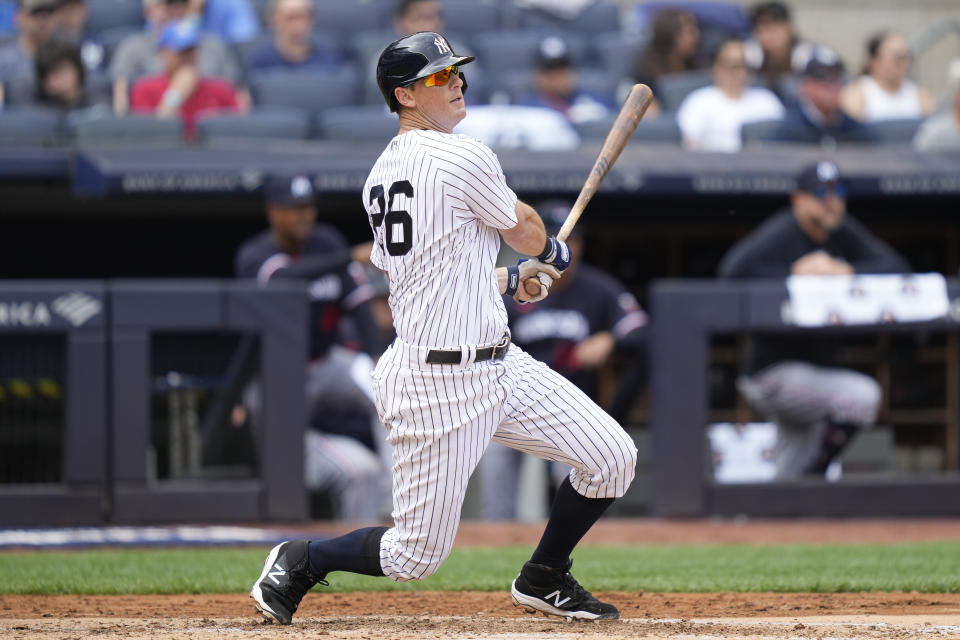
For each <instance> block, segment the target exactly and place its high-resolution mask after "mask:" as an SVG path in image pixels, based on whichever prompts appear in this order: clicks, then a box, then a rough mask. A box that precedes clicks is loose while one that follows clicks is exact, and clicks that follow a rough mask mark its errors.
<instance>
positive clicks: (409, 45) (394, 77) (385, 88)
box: [377, 31, 476, 113]
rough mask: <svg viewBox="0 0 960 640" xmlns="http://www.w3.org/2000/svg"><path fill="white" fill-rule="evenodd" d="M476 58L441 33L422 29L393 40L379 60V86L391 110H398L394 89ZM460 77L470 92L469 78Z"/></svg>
mask: <svg viewBox="0 0 960 640" xmlns="http://www.w3.org/2000/svg"><path fill="white" fill-rule="evenodd" d="M474 60H476V58H474V57H473V56H458V55H457V54H455V53H454V52H453V48H452V47H451V46H450V42H449V41H448V40H447V39H446V38H444V37H443V36H442V35H440V34H439V33H434V32H433V31H421V32H420V33H414V34H413V35H409V36H405V37H403V38H400V39H399V40H397V41H395V42H391V43H390V44H389V45H388V46H387V48H386V49H384V50H383V53H381V54H380V59H379V60H377V86H378V87H380V93H382V94H383V99H384V100H385V101H386V102H387V106H388V107H390V111H393V112H394V113H396V112H397V111H399V110H400V103H398V102H397V97H396V96H395V95H394V89H396V88H397V87H408V86H410V85H412V84H413V83H414V82H416V81H417V80H420V79H421V78H426V77H427V76H429V75H430V74H433V73H436V72H437V71H442V70H443V69H446V68H447V67H451V66H459V65H463V64H467V63H468V62H473V61H474ZM460 79H461V80H463V89H462V91H463V92H464V93H466V91H467V79H466V78H464V77H463V74H462V73H461V74H460Z"/></svg>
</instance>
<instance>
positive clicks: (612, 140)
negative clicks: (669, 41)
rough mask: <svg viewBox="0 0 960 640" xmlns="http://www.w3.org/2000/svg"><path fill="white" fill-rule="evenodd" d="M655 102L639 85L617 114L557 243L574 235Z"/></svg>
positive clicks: (650, 94) (648, 92) (647, 88)
mask: <svg viewBox="0 0 960 640" xmlns="http://www.w3.org/2000/svg"><path fill="white" fill-rule="evenodd" d="M652 101H653V91H651V90H650V87H648V86H647V85H645V84H635V85H633V88H631V89H630V94H629V95H628V96H627V99H626V100H625V101H624V103H623V106H622V107H620V113H618V114H617V118H616V119H615V120H614V121H613V125H611V127H610V133H608V134H607V137H606V138H605V139H604V141H603V146H602V147H600V153H599V154H598V155H597V159H596V161H595V162H594V163H593V168H592V169H590V175H588V176H587V181H586V182H584V183H583V187H582V188H581V189H580V195H578V196H577V201H576V202H574V203H573V208H571V209H570V213H568V214H567V219H566V220H564V221H563V226H562V227H560V231H559V233H557V239H559V240H566V239H567V236H569V235H570V232H571V231H573V227H574V225H575V224H577V220H579V219H580V216H581V215H582V214H583V210H584V209H586V207H587V203H588V202H590V199H591V198H593V194H595V193H596V192H597V189H598V188H599V187H600V183H601V182H603V179H604V178H605V177H607V173H608V172H609V171H610V167H612V166H613V163H614V162H616V161H617V158H619V157H620V152H621V151H623V148H624V147H625V146H627V142H629V140H630V136H632V135H633V132H634V130H635V129H636V128H637V125H638V124H639V123H640V119H641V118H643V114H644V113H646V112H647V108H648V107H649V106H650V103H651V102H652Z"/></svg>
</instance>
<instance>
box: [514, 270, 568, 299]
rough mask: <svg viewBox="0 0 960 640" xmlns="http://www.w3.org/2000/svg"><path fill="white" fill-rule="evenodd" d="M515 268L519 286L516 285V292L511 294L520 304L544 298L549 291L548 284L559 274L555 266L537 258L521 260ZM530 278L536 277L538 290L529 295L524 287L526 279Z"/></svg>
mask: <svg viewBox="0 0 960 640" xmlns="http://www.w3.org/2000/svg"><path fill="white" fill-rule="evenodd" d="M517 269H518V270H519V272H520V286H519V287H517V292H516V293H515V294H513V299H514V300H516V301H517V302H519V303H520V304H527V303H529V302H540V301H541V300H543V299H544V298H546V297H547V294H548V293H549V292H550V285H552V284H553V281H554V280H555V279H556V278H559V277H560V275H561V274H560V270H559V269H557V268H556V267H555V266H553V265H552V264H546V263H544V262H540V261H539V260H521V261H520V262H518V263H517ZM531 279H536V281H537V282H539V284H540V292H539V293H537V294H536V295H531V294H530V292H529V291H527V288H526V287H527V281H528V280H531Z"/></svg>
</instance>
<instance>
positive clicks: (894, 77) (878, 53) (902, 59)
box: [840, 31, 934, 122]
mask: <svg viewBox="0 0 960 640" xmlns="http://www.w3.org/2000/svg"><path fill="white" fill-rule="evenodd" d="M911 61H912V55H911V53H910V45H909V44H907V39H906V38H904V37H903V36H902V35H900V34H899V33H896V32H894V31H886V32H883V33H879V34H877V35H875V36H873V37H871V38H870V40H868V41H867V63H866V65H865V66H864V69H863V74H862V75H861V76H860V77H859V78H857V79H856V80H854V81H853V82H851V83H850V84H848V85H847V86H846V87H844V89H843V93H841V94H840V104H841V106H842V107H843V110H844V111H846V112H847V113H848V114H850V116H852V117H854V118H856V119H857V120H860V121H861V122H876V121H878V120H894V119H897V118H922V117H924V116H928V115H930V113H932V112H933V106H934V105H933V96H931V95H930V93H929V92H927V90H926V89H924V88H922V87H918V86H917V84H916V83H915V82H914V81H913V80H911V79H910V78H909V77H907V76H909V74H910V65H911Z"/></svg>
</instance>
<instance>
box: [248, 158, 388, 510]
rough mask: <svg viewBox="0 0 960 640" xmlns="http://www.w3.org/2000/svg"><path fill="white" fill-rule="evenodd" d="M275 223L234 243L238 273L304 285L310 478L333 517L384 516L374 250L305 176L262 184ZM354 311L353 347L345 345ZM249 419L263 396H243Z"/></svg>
mask: <svg viewBox="0 0 960 640" xmlns="http://www.w3.org/2000/svg"><path fill="white" fill-rule="evenodd" d="M265 194H266V216H267V222H268V224H269V228H268V229H267V230H265V231H263V232H261V233H259V234H257V235H256V236H254V237H252V238H250V239H249V240H247V241H245V242H244V243H243V244H242V245H241V246H240V248H239V249H238V250H237V253H236V257H235V273H236V275H237V276H238V277H240V278H251V279H255V280H256V281H257V282H259V283H260V284H263V285H267V284H268V283H269V282H271V281H274V280H299V281H303V282H306V283H308V290H309V296H310V327H309V332H310V353H309V354H307V355H308V356H309V364H308V365H307V372H306V373H307V375H306V389H305V392H306V395H307V420H308V423H309V425H308V426H309V427H310V428H309V429H308V431H307V436H306V440H305V451H306V474H307V477H306V483H307V486H308V487H309V488H310V489H312V490H318V491H319V490H325V491H330V492H331V493H332V497H333V499H334V500H333V501H334V510H335V514H334V515H335V516H336V517H338V518H342V519H345V520H350V521H354V522H363V521H371V520H375V519H377V518H379V517H380V516H382V515H383V513H382V511H383V509H384V508H385V506H386V505H387V504H388V502H389V487H387V486H385V484H384V480H383V479H384V478H385V477H386V476H387V475H388V474H387V473H386V472H385V468H384V466H383V464H382V463H381V458H380V456H381V455H383V456H386V457H388V455H389V451H387V450H386V449H385V448H384V446H385V443H384V442H383V441H384V438H383V437H382V427H381V426H380V422H379V419H378V417H377V412H376V408H375V406H374V403H373V398H372V390H371V384H372V383H371V379H370V376H369V372H370V371H371V370H372V367H373V361H372V358H375V357H377V356H379V355H380V352H381V351H382V347H383V344H382V341H381V338H380V335H379V329H378V327H377V325H376V322H375V321H374V318H373V315H372V313H371V310H370V300H371V299H372V298H373V297H374V296H375V294H376V292H375V291H374V289H373V287H372V286H371V285H370V283H369V282H368V281H367V279H366V277H365V275H364V270H363V268H362V267H361V266H360V264H358V262H357V260H358V259H360V258H362V256H363V255H364V253H366V254H367V255H368V254H369V247H367V246H365V245H361V246H359V247H357V248H351V247H350V245H349V244H348V243H347V241H346V239H345V238H344V237H343V235H342V234H341V233H340V232H339V231H338V230H337V229H336V228H334V227H332V226H330V225H327V224H318V223H317V207H316V192H315V190H314V188H313V183H312V182H311V180H310V178H309V177H308V176H306V175H300V174H292V175H278V176H273V177H271V178H270V179H268V180H267V182H266V185H265ZM347 318H349V320H350V321H351V323H352V327H353V335H354V336H356V338H357V343H356V344H351V345H345V344H343V334H344V332H343V329H344V321H345V320H346V319H347ZM244 395H245V399H244V406H245V408H246V412H247V414H248V415H250V416H251V417H253V419H254V420H255V416H256V413H257V409H258V408H259V394H258V392H257V389H256V386H253V387H252V388H251V389H249V390H248V392H247V393H245V394H244Z"/></svg>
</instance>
